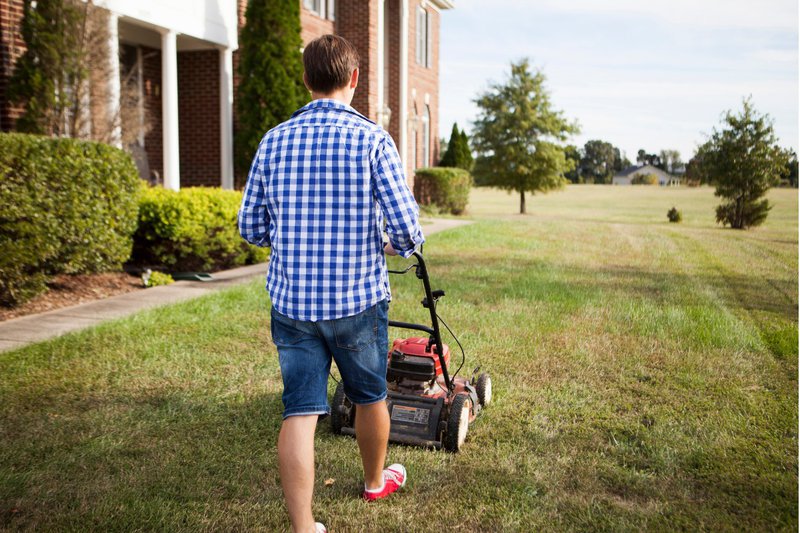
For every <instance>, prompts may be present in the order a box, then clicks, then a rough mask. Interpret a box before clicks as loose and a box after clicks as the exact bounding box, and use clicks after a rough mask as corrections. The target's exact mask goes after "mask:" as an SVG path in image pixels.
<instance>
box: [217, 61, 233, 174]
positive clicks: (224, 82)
mask: <svg viewBox="0 0 800 533" xmlns="http://www.w3.org/2000/svg"><path fill="white" fill-rule="evenodd" d="M219 133H220V136H219V140H220V145H219V156H220V157H219V159H220V176H221V183H220V186H221V187H222V188H223V189H233V52H232V51H231V49H230V48H223V49H221V50H220V51H219Z"/></svg>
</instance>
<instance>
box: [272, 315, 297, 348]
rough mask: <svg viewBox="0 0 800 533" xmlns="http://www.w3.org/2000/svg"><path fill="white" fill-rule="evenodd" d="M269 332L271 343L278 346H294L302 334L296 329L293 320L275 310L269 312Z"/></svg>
mask: <svg viewBox="0 0 800 533" xmlns="http://www.w3.org/2000/svg"><path fill="white" fill-rule="evenodd" d="M270 332H271V333H272V342H274V343H275V344H276V345H278V344H294V343H295V342H297V341H298V340H300V337H302V336H303V332H302V331H300V330H299V329H297V328H296V326H295V320H294V319H291V318H289V317H288V316H284V315H282V314H280V313H278V312H277V311H275V309H272V311H271V312H270Z"/></svg>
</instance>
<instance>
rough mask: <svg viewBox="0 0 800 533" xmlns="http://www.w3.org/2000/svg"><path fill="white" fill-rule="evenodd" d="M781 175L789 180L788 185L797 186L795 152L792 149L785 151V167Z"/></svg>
mask: <svg viewBox="0 0 800 533" xmlns="http://www.w3.org/2000/svg"><path fill="white" fill-rule="evenodd" d="M783 176H784V178H785V179H786V180H787V181H788V182H789V186H790V187H797V152H795V151H794V150H791V149H790V150H787V151H786V169H785V170H784V172H783Z"/></svg>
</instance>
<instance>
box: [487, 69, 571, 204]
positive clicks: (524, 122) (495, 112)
mask: <svg viewBox="0 0 800 533" xmlns="http://www.w3.org/2000/svg"><path fill="white" fill-rule="evenodd" d="M544 82H545V76H544V74H542V73H541V72H534V73H531V72H530V69H529V65H528V60H522V61H521V62H519V63H516V64H513V63H512V65H511V77H510V79H509V80H508V82H507V83H506V84H504V85H501V84H494V85H492V87H491V88H490V90H489V91H488V92H486V93H484V94H482V95H480V96H479V97H478V98H477V99H476V100H475V102H476V103H477V104H478V108H479V110H480V115H479V116H478V120H477V121H476V122H475V128H474V130H473V132H472V140H473V146H474V147H475V151H476V152H477V153H478V158H477V160H476V161H475V175H476V178H477V179H478V180H479V183H483V184H486V185H492V186H496V187H500V188H503V189H507V190H509V191H517V192H518V193H519V196H520V198H519V211H520V214H525V212H526V208H525V192H531V193H535V192H536V191H548V190H551V189H557V188H560V187H563V186H564V183H566V179H564V174H565V173H567V172H569V171H570V170H571V169H572V162H571V161H568V160H567V158H566V155H565V153H564V147H563V146H561V145H560V144H559V141H564V140H566V139H567V137H568V136H569V135H570V134H572V133H577V132H578V126H577V125H576V124H573V123H571V122H569V121H568V120H566V119H565V118H564V117H563V114H562V112H560V111H556V110H555V109H553V107H552V104H551V103H550V96H549V94H548V93H547V91H546V90H545V88H544Z"/></svg>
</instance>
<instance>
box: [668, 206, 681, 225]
mask: <svg viewBox="0 0 800 533" xmlns="http://www.w3.org/2000/svg"><path fill="white" fill-rule="evenodd" d="M667 218H668V219H669V221H670V222H675V223H678V222H680V221H681V220H683V215H681V212H680V211H678V210H677V209H675V207H673V208H672V209H670V210H669V211H667Z"/></svg>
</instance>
